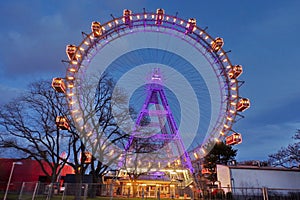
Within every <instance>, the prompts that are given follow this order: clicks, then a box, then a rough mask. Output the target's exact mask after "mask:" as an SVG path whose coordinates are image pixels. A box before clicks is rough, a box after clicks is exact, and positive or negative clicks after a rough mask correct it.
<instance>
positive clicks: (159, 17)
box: [155, 8, 165, 25]
mask: <svg viewBox="0 0 300 200" xmlns="http://www.w3.org/2000/svg"><path fill="white" fill-rule="evenodd" d="M164 14H165V11H164V10H163V9H161V8H159V9H157V10H156V21H155V23H156V24H157V25H161V24H162V20H163V19H164Z"/></svg>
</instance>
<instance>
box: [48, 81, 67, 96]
mask: <svg viewBox="0 0 300 200" xmlns="http://www.w3.org/2000/svg"><path fill="white" fill-rule="evenodd" d="M51 85H52V87H53V89H54V90H55V91H57V92H60V93H65V92H66V85H65V82H64V80H63V79H62V78H53V79H52V84H51Z"/></svg>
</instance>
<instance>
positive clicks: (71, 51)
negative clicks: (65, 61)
mask: <svg viewBox="0 0 300 200" xmlns="http://www.w3.org/2000/svg"><path fill="white" fill-rule="evenodd" d="M66 53H67V56H68V58H69V60H76V56H75V53H76V46H75V45H72V44H69V45H67V47H66Z"/></svg>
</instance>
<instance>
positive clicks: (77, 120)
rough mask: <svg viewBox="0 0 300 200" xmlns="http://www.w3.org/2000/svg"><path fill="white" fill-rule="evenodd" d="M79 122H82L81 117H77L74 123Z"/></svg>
mask: <svg viewBox="0 0 300 200" xmlns="http://www.w3.org/2000/svg"><path fill="white" fill-rule="evenodd" d="M80 120H82V117H78V118H77V119H76V120H75V121H76V122H79V121H80ZM82 128H83V127H81V129H82Z"/></svg>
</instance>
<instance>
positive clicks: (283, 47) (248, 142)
mask: <svg viewBox="0 0 300 200" xmlns="http://www.w3.org/2000/svg"><path fill="white" fill-rule="evenodd" d="M125 8H127V9H130V10H132V11H133V12H134V13H137V12H142V11H143V8H145V9H146V10H147V11H153V12H154V11H156V9H157V8H163V9H164V10H165V11H166V13H167V14H169V15H175V14H176V12H178V16H179V17H181V18H183V19H188V18H196V19H197V25H199V26H200V27H202V28H204V27H206V26H207V27H208V29H207V32H208V33H209V34H210V35H211V36H213V37H222V38H223V39H224V42H225V44H224V46H223V48H224V49H225V50H231V53H229V57H230V59H231V61H232V63H235V64H241V65H242V66H243V68H244V74H242V76H241V77H240V79H241V80H244V81H245V84H244V85H243V86H242V87H241V88H240V94H241V96H244V97H247V98H249V99H250V100H251V108H250V109H249V110H247V111H245V113H243V114H244V115H245V119H243V120H240V121H239V122H238V123H236V124H235V125H234V128H235V130H236V131H238V132H240V133H241V134H242V136H243V143H242V144H240V145H238V146H236V147H235V148H237V149H238V156H237V160H238V161H243V160H266V159H267V158H268V155H269V154H271V153H275V152H276V151H277V150H279V149H280V148H281V147H283V146H287V145H288V144H289V143H292V142H293V140H292V139H291V137H292V136H293V135H294V134H295V132H296V130H297V129H300V66H299V60H298V59H299V58H300V55H299V54H300V40H299V33H300V12H299V8H300V1H298V0H289V1H281V0H272V1H271V0H264V1H261V0H260V1H259V0H252V1H249V0H248V1H239V0H232V1H221V0H220V1H218V0H216V1H201V0H187V1H182V0H160V1H158V0H156V1H155V0H152V1H150V0H128V1H125V0H86V1H79V0H72V1H71V0H64V1H59V0H47V1H43V0H26V1H25V0H24V1H23V0H19V1H17V0H2V1H0V13H1V14H0V15H1V18H0V25H1V26H0V44H1V49H0V93H1V98H0V104H4V103H7V102H9V101H10V100H11V99H12V98H13V97H15V96H16V95H18V94H19V93H21V92H23V91H24V90H25V89H26V87H27V85H28V84H29V83H31V82H33V81H37V80H40V79H49V80H51V79H52V78H53V77H57V76H64V75H65V70H66V66H65V65H64V64H63V63H62V62H61V60H63V59H65V60H66V59H67V56H66V54H65V47H66V45H67V44H70V43H73V44H79V43H80V42H81V41H82V36H81V32H82V31H84V32H87V33H89V32H90V24H91V22H92V21H100V22H106V21H109V20H111V14H112V15H113V16H115V17H119V16H121V15H122V12H123V9H125Z"/></svg>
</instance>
